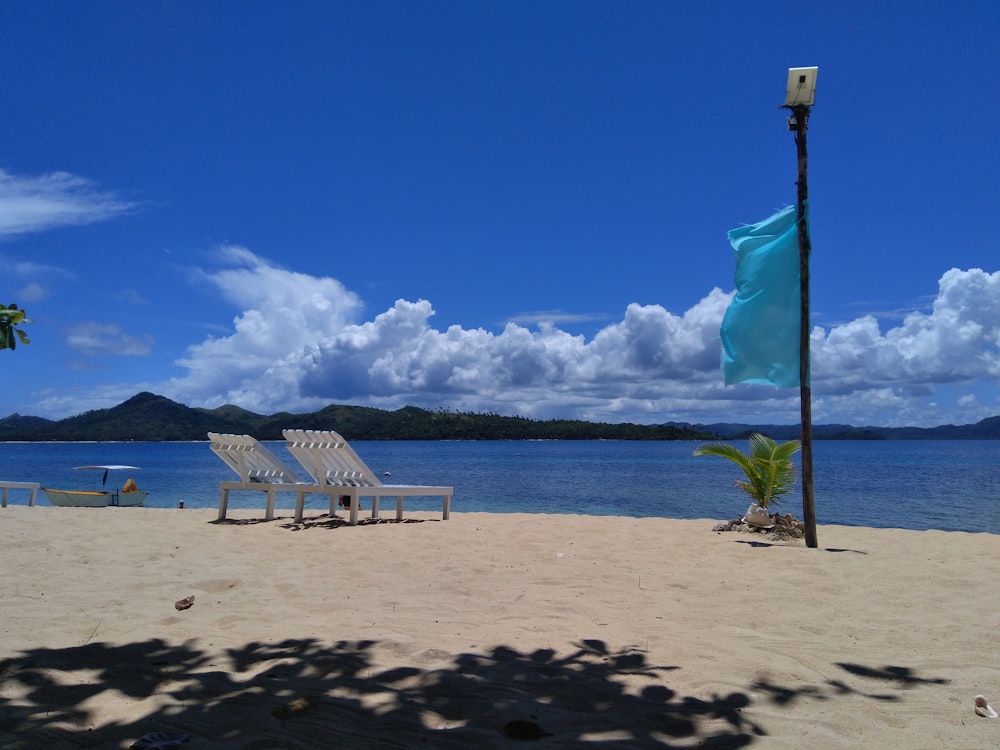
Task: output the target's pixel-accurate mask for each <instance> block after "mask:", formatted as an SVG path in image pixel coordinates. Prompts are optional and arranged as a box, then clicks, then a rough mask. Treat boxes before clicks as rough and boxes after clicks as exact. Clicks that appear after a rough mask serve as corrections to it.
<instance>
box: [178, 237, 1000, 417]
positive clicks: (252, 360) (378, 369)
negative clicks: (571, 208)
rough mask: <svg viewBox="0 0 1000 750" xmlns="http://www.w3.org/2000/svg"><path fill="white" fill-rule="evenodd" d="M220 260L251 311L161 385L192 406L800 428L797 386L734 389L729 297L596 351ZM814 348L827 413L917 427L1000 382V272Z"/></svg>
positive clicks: (544, 326)
mask: <svg viewBox="0 0 1000 750" xmlns="http://www.w3.org/2000/svg"><path fill="white" fill-rule="evenodd" d="M222 253H223V255H222V258H223V260H224V264H223V265H224V267H222V268H221V269H219V270H215V271H209V270H202V271H201V272H200V275H201V278H202V279H203V280H204V281H205V282H206V283H208V284H211V285H212V286H213V287H214V288H215V290H216V291H217V292H219V293H220V294H221V295H222V296H223V297H224V298H225V299H227V300H228V301H229V302H230V303H232V304H233V305H235V306H237V307H238V309H240V310H241V312H240V313H239V314H238V315H237V316H236V317H235V318H234V320H233V327H232V332H231V333H229V334H228V335H225V336H216V337H211V338H209V339H206V340H205V341H203V342H201V343H199V344H197V345H195V346H192V347H191V348H190V349H189V350H188V352H187V355H186V356H185V357H184V358H183V359H182V360H181V361H180V363H179V364H181V365H182V366H183V367H185V368H186V369H187V371H188V373H187V375H186V376H185V377H183V378H178V379H175V380H173V381H171V382H170V383H169V384H167V385H166V386H164V387H163V388H162V392H164V393H166V394H167V395H171V396H172V397H174V398H177V399H178V400H181V401H184V402H185V403H191V404H197V405H204V406H217V405H221V404H223V403H236V404H239V405H240V406H243V407H245V408H248V409H252V410H254V411H258V412H262V413H269V412H274V411H282V410H287V411H293V412H294V411H304V410H310V409H315V408H320V407H322V406H325V405H327V404H329V403H363V404H369V405H375V406H380V407H383V408H398V407H400V406H403V405H407V404H413V405H418V406H424V407H428V408H436V407H443V408H449V409H461V410H470V411H499V412H501V413H516V414H521V415H525V416H533V417H539V418H548V417H579V418H584V419H601V420H609V421H621V420H633V421H644V422H653V421H666V420H669V419H682V420H688V421H718V420H729V419H732V418H733V414H740V419H741V420H744V419H745V420H747V421H750V420H756V419H763V420H766V421H773V422H794V421H796V420H797V418H798V391H797V390H796V389H776V388H769V387H764V386H734V387H729V388H724V387H723V386H722V379H721V374H720V371H719V341H718V331H719V325H720V323H721V321H722V316H723V314H724V312H725V309H726V307H727V306H728V304H729V302H730V300H731V299H732V293H726V292H723V291H722V290H720V289H713V290H711V291H710V292H709V293H708V294H707V295H706V296H705V297H704V298H703V299H701V300H700V301H699V302H697V303H696V304H695V305H694V306H693V307H691V308H690V309H689V310H686V311H684V312H682V313H679V314H678V313H674V312H671V311H669V310H667V309H666V308H664V307H662V306H660V305H639V304H631V305H629V306H628V307H627V309H626V310H625V311H624V315H623V318H622V320H621V321H620V322H617V323H614V324H611V325H608V326H606V327H605V328H603V329H601V330H599V331H597V332H596V334H595V335H593V336H592V337H591V338H590V339H589V340H588V339H587V338H585V337H584V336H581V335H573V334H570V333H567V332H566V331H563V330H561V329H560V328H559V327H558V326H557V325H556V324H555V323H554V322H551V321H550V322H540V323H538V324H537V326H534V327H530V328H529V327H526V326H524V325H522V324H521V323H519V322H514V321H511V322H509V323H508V324H507V325H506V326H505V327H504V328H503V329H502V330H500V331H497V332H494V331H488V330H484V329H482V328H474V329H465V328H462V327H461V326H459V325H448V326H435V325H432V319H433V317H434V309H433V306H432V304H431V302H430V301H428V300H423V299H420V300H416V301H408V300H398V301H397V302H396V303H395V304H394V305H393V306H392V307H391V308H389V309H388V310H385V311H383V312H381V313H378V314H377V315H375V316H374V317H372V318H371V319H369V320H362V319H361V315H362V312H363V311H362V306H361V302H360V300H359V298H358V297H357V296H356V295H355V294H354V293H352V292H351V291H349V290H348V289H346V288H345V287H344V285H343V284H341V283H340V282H339V281H337V280H336V279H332V278H328V277H322V278H317V277H313V276H309V275H306V274H301V273H297V272H294V271H289V270H287V269H283V268H280V267H278V266H276V265H275V264H273V263H271V262H270V261H268V260H266V259H264V258H261V257H259V256H257V255H255V254H253V253H251V252H250V251H249V250H246V249H245V248H239V247H227V248H223V250H222ZM811 338H812V347H813V394H814V399H815V402H814V403H815V406H814V415H815V416H816V417H817V418H819V419H824V418H828V420H827V421H834V420H835V419H836V418H837V417H838V416H844V417H848V416H850V415H854V414H862V413H864V414H867V415H869V416H870V415H871V414H873V413H878V414H882V415H884V417H883V419H882V420H881V421H880V423H882V424H892V423H904V422H905V421H906V418H907V417H912V416H915V415H917V414H918V412H919V410H920V409H924V410H925V412H926V409H927V405H928V404H932V403H934V402H933V400H932V397H933V395H934V393H935V389H936V387H938V386H939V385H941V384H946V383H948V384H956V383H958V384H961V383H972V382H976V381H979V380H981V379H983V378H987V379H988V378H992V379H994V380H995V379H996V378H997V377H998V375H1000V272H998V273H993V274H988V273H986V272H984V271H982V270H978V269H972V270H968V271H961V270H958V269H952V270H950V271H948V272H947V273H946V274H944V276H942V278H941V280H940V284H939V290H938V295H937V297H936V299H935V301H934V305H933V308H932V310H931V312H930V313H923V312H913V313H911V314H910V315H908V316H907V317H906V318H905V319H904V320H903V321H902V322H901V323H900V324H899V325H896V326H894V327H890V328H888V329H887V330H885V331H883V330H882V329H881V328H880V324H879V321H878V320H877V319H876V318H875V317H872V316H865V317H862V318H859V319H857V320H854V321H851V322H849V323H846V324H844V325H839V326H836V327H833V328H831V329H829V330H824V329H822V328H818V327H817V328H815V329H814V330H813V331H812V334H811ZM994 387H995V385H994ZM974 403H975V399H974V398H973V399H968V398H967V399H966V400H965V401H964V404H965V405H966V406H970V405H972V404H974ZM892 415H895V416H896V417H897V418H898V419H897V420H893V419H891V418H890V416H892ZM923 416H924V419H919V420H917V421H913V420H912V419H911V420H910V421H909V423H911V424H916V423H922V422H924V421H925V420H926V413H925V414H924V415H923ZM984 416H985V415H984ZM845 421H847V420H846V419H845Z"/></svg>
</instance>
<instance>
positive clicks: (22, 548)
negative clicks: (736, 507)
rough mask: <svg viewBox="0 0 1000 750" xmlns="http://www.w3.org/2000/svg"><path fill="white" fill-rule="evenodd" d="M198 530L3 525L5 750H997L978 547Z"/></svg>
mask: <svg viewBox="0 0 1000 750" xmlns="http://www.w3.org/2000/svg"><path fill="white" fill-rule="evenodd" d="M215 517H216V512H215V511H214V510H191V509H186V510H180V509H177V510H163V509H116V508H107V509H70V508H50V507H34V508H29V507H25V506H11V507H8V508H5V509H2V510H0V532H2V534H0V545H2V553H3V561H4V564H3V568H4V569H3V577H2V579H0V606H2V612H3V618H2V631H0V747H2V748H43V747H44V748H78V747H101V748H128V747H130V746H132V745H133V743H135V742H136V741H137V740H139V738H141V737H143V736H145V735H148V734H150V733H152V732H170V733H182V734H184V735H187V739H186V741H184V742H183V743H182V744H181V745H180V747H182V748H184V749H186V750H198V749H199V748H234V749H235V748H240V749H245V750H270V749H272V748H296V749H303V748H335V747H341V748H352V747H359V748H361V747H364V748H381V747H385V748H390V747H399V748H411V747H427V748H464V747H477V748H480V747H482V748H514V747H524V746H526V745H530V746H533V747H581V746H582V747H590V746H593V747H604V748H611V747H622V748H625V747H640V748H646V747H648V748H664V747H669V748H675V747H677V748H680V747H712V748H730V747H733V748H735V747H761V748H803V747H812V748H858V747H886V748H888V747H892V748H896V747H898V748H993V747H997V746H998V745H1000V720H990V719H985V718H980V717H979V716H977V715H976V714H975V712H974V710H973V699H974V696H975V695H976V694H978V693H982V694H984V695H986V696H987V698H988V699H990V702H991V703H992V705H993V706H994V707H1000V668H998V665H997V663H996V662H997V657H996V655H995V653H996V647H995V643H996V641H995V638H996V634H997V632H998V629H1000V628H998V625H1000V623H998V620H1000V608H998V606H997V604H998V596H997V594H996V593H995V588H994V586H995V583H994V582H995V581H997V580H998V578H1000V537H998V536H995V535H986V534H966V533H958V532H948V533H946V532H936V531H925V532H916V531H902V530H884V529H867V528H851V527H839V526H821V527H820V528H819V542H820V549H815V550H810V549H806V548H805V547H804V545H803V544H802V542H801V541H794V542H779V541H773V540H769V539H767V538H766V537H763V536H761V535H756V534H755V535H749V534H741V533H735V532H726V533H717V532H713V531H712V526H713V525H714V524H715V523H717V520H722V519H717V520H712V519H705V520H695V521H680V520H670V519H657V518H650V519H635V518H619V517H589V516H545V515H514V514H511V515H499V514H480V513H461V512H453V514H452V517H451V519H450V520H448V521H441V520H440V515H439V514H434V513H418V514H415V515H413V516H411V518H410V519H408V520H407V521H404V522H402V523H398V522H394V521H386V520H383V521H380V522H377V523H375V522H369V523H362V524H361V525H359V526H355V527H351V526H348V525H346V524H344V523H343V522H342V521H338V522H333V521H331V519H330V518H329V517H327V516H324V515H319V514H318V513H314V514H313V515H309V514H307V516H306V519H305V521H304V523H302V524H295V523H293V522H292V518H291V513H290V512H289V511H279V513H278V517H277V518H276V519H275V520H273V521H270V522H264V521H262V520H261V519H262V518H263V513H262V512H260V511H235V512H232V513H231V517H232V518H231V520H230V521H228V522H226V523H215V522H214V521H215ZM189 596H193V597H194V603H193V605H191V606H190V607H188V608H186V609H177V608H176V606H175V603H176V602H178V601H180V600H183V599H184V598H185V597H189ZM165 736H170V735H165Z"/></svg>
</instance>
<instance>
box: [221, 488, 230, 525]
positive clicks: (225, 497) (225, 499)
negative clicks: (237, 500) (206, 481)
mask: <svg viewBox="0 0 1000 750" xmlns="http://www.w3.org/2000/svg"><path fill="white" fill-rule="evenodd" d="M228 507H229V490H222V491H221V496H220V497H219V520H220V521H225V520H226V509H227V508H228Z"/></svg>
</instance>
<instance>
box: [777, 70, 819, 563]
mask: <svg viewBox="0 0 1000 750" xmlns="http://www.w3.org/2000/svg"><path fill="white" fill-rule="evenodd" d="M818 72H819V68H817V67H812V68H789V69H788V87H787V89H786V91H785V103H784V104H783V105H782V108H783V109H788V110H791V114H790V115H789V117H788V129H789V130H790V131H792V132H794V133H795V145H796V150H797V152H798V160H799V171H798V180H797V181H796V183H795V184H796V185H797V186H798V201H797V209H798V211H797V217H796V218H797V223H798V236H799V284H800V286H799V292H800V297H801V303H802V308H801V315H800V318H799V393H800V403H801V416H802V522H803V525H804V526H805V537H806V546H807V547H817V546H818V545H819V542H818V540H817V538H816V508H815V504H814V502H813V450H812V391H811V388H810V385H809V255H810V253H811V252H812V247H811V245H810V241H809V223H808V218H807V211H808V201H809V181H808V178H809V155H808V152H807V150H806V130H807V129H808V127H809V115H810V112H811V110H812V106H813V102H814V101H815V99H816V74H817V73H818Z"/></svg>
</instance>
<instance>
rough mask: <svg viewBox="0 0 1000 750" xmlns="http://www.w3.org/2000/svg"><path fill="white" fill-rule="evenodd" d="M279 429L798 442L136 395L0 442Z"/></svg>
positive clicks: (856, 435)
mask: <svg viewBox="0 0 1000 750" xmlns="http://www.w3.org/2000/svg"><path fill="white" fill-rule="evenodd" d="M286 428H294V429H307V430H336V431H337V432H339V433H340V434H341V435H343V436H344V437H345V438H347V439H348V440H701V441H705V440H713V439H727V440H730V439H735V440H743V439H745V438H746V437H747V436H748V435H750V433H752V432H763V433H765V434H767V435H770V436H771V437H773V438H774V439H775V440H792V439H796V438H798V437H799V426H798V425H750V424H737V423H716V424H694V425H692V424H688V423H685V422H668V423H665V424H661V425H637V424H628V423H626V424H606V423H600V422H582V421H578V420H569V419H555V420H548V421H541V420H535V419H527V418H525V417H503V416H500V415H498V414H466V413H459V412H446V411H427V410H426V409H418V408H417V407H414V406H407V407H404V408H402V409H398V410H396V411H384V410H382V409H373V408H371V407H366V406H343V405H331V406H328V407H326V408H325V409H321V410H320V411H317V412H312V413H310V414H290V413H287V412H284V413H279V414H269V415H263V414H255V413H253V412H250V411H247V410H245V409H241V408H239V407H237V406H221V407H219V408H217V409H197V408H191V407H189V406H184V405H183V404H178V403H177V402H175V401H171V400H170V399H168V398H165V397H163V396H157V395H155V394H152V393H140V394H138V395H136V396H133V397H132V398H130V399H129V400H128V401H125V402H123V403H121V404H119V405H118V406H114V407H112V408H110V409H98V410H96V411H89V412H86V413H85V414H79V415H77V416H75V417H69V418H67V419H60V420H50V419H42V418H41V417H23V416H20V415H18V414H12V415H10V416H9V417H5V418H3V419H0V441H45V440H63V441H88V440H106V441H113V440H143V441H169V440H206V439H207V433H209V432H235V433H238V434H248V435H253V436H254V437H256V438H258V439H260V440H281V439H282V436H281V431H282V430H283V429H286ZM813 437H814V438H815V439H817V440H1000V417H990V418H988V419H984V420H982V421H980V422H977V423H976V424H972V425H958V426H955V425H944V426H941V427H932V428H922V427H854V426H851V425H815V426H814V427H813Z"/></svg>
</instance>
